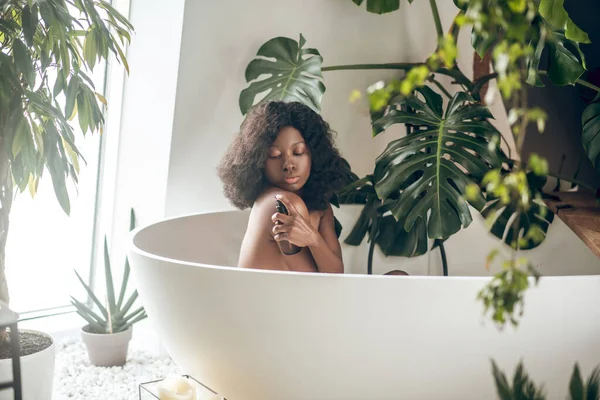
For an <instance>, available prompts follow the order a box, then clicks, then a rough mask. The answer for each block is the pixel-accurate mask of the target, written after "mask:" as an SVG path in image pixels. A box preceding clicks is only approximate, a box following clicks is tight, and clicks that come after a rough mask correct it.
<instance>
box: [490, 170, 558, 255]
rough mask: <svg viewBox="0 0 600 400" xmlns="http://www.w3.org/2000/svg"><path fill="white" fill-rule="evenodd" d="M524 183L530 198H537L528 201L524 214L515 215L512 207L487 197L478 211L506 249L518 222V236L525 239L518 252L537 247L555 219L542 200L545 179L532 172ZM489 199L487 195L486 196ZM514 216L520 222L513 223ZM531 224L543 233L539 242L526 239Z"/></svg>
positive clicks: (529, 238)
mask: <svg viewBox="0 0 600 400" xmlns="http://www.w3.org/2000/svg"><path fill="white" fill-rule="evenodd" d="M527 182H528V184H529V189H530V191H531V193H532V195H533V198H537V199H534V200H533V201H531V204H530V208H529V210H527V211H526V212H521V213H519V214H517V210H516V208H515V206H514V205H513V204H510V203H509V204H507V205H503V204H502V203H501V202H500V199H498V198H494V197H488V200H489V201H488V203H487V204H486V205H485V207H484V208H483V210H481V215H483V217H484V218H485V219H486V221H487V223H488V225H489V227H490V232H491V233H492V234H494V236H496V237H497V238H499V239H500V240H503V241H504V243H506V244H507V245H509V246H511V245H512V243H513V242H514V241H515V231H514V229H513V227H514V226H515V225H514V224H515V223H517V224H518V226H519V231H520V234H521V235H522V236H525V237H523V240H522V243H521V245H520V246H519V249H521V250H530V249H533V248H535V247H537V246H539V245H540V244H541V243H542V241H543V239H545V237H546V233H547V232H548V228H549V227H550V224H552V221H553V220H554V213H553V212H552V211H550V209H548V207H546V204H545V203H544V202H543V201H542V200H541V195H542V187H543V186H544V184H545V183H546V178H540V177H538V176H536V175H535V174H534V173H533V172H529V173H528V174H527ZM488 196H490V195H489V194H488ZM517 215H518V216H519V221H515V218H516V217H517ZM534 225H537V227H538V228H539V230H540V232H543V237H542V240H536V239H535V237H528V236H526V233H527V232H529V231H530V229H531V228H532V227H533V226H534Z"/></svg>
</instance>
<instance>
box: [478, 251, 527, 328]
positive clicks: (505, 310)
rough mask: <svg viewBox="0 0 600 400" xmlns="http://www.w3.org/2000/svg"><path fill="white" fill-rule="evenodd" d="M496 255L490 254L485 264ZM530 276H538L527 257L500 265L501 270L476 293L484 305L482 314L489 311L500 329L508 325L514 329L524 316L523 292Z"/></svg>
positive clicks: (491, 260) (494, 253) (492, 260)
mask: <svg viewBox="0 0 600 400" xmlns="http://www.w3.org/2000/svg"><path fill="white" fill-rule="evenodd" d="M498 254H499V253H498V252H497V251H492V252H491V253H490V254H489V255H488V260H487V263H488V265H489V264H491V263H493V262H494V260H495V258H496V257H497V255H498ZM529 273H531V274H533V275H534V276H535V277H536V283H537V280H538V278H539V274H538V273H537V271H536V270H535V268H534V267H533V265H531V264H530V263H529V261H527V259H526V258H518V259H515V258H510V259H508V260H504V261H503V262H502V271H501V272H499V273H497V274H496V275H494V277H493V279H492V280H491V281H490V282H489V283H488V284H487V285H486V286H485V287H484V288H483V289H481V291H480V292H479V293H478V294H477V298H478V299H479V300H481V301H482V302H483V307H484V310H483V312H484V314H486V313H487V312H488V311H490V310H491V311H492V320H493V321H494V322H495V323H496V325H497V326H498V327H499V328H503V327H504V326H505V325H506V323H507V322H510V323H511V324H512V325H513V326H517V325H518V323H519V321H518V318H520V317H522V316H523V307H524V304H525V301H524V300H525V291H526V290H527V289H528V288H529V280H528V279H529Z"/></svg>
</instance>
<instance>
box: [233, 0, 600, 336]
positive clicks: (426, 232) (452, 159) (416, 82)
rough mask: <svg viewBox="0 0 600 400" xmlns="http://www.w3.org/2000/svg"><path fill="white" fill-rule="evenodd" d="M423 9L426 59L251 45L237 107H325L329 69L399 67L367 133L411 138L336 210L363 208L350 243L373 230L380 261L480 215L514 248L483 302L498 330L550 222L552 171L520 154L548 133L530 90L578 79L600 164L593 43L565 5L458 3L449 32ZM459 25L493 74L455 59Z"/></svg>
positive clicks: (382, 87)
mask: <svg viewBox="0 0 600 400" xmlns="http://www.w3.org/2000/svg"><path fill="white" fill-rule="evenodd" d="M348 2H350V0H348ZM352 2H353V3H355V4H356V5H358V6H361V5H362V4H363V3H366V8H367V11H369V12H372V13H377V14H383V13H388V12H394V11H397V10H398V9H399V6H400V1H399V0H397V1H382V0H367V1H366V2H365V1H364V0H352ZM429 3H430V7H431V11H432V23H433V25H434V26H435V30H436V33H437V38H438V46H437V48H436V49H435V51H434V52H433V53H432V54H431V55H430V56H429V57H428V58H427V59H426V60H425V61H423V62H417V63H403V62H393V63H385V64H358V65H356V64H350V65H335V66H323V65H322V64H323V58H322V56H321V54H320V52H319V51H318V50H317V49H314V48H308V47H307V46H306V43H307V42H306V39H305V38H304V36H303V35H300V39H299V40H298V41H296V40H294V39H291V38H286V37H276V38H273V39H271V40H268V41H267V42H265V43H264V44H263V45H262V46H261V47H260V48H259V49H258V52H257V54H256V58H255V59H254V60H252V61H251V62H250V63H249V64H248V66H247V68H246V73H245V77H246V81H247V82H248V86H247V87H246V88H245V89H243V90H242V91H241V93H240V96H239V106H240V110H241V112H242V114H246V112H247V111H248V110H249V109H250V107H252V106H253V105H254V104H256V103H257V102H258V101H259V100H260V101H268V100H273V99H275V100H283V101H302V102H303V103H305V104H306V105H308V106H309V107H311V108H313V109H314V110H316V111H320V109H321V99H322V96H323V95H324V93H325V89H326V87H325V84H324V80H323V73H324V72H326V73H331V72H332V71H343V70H369V69H391V70H398V71H400V72H401V73H402V74H403V76H402V77H401V78H399V79H397V80H393V81H391V82H387V83H385V82H377V83H376V84H374V85H373V86H372V87H370V88H368V89H367V92H368V101H369V106H370V114H371V121H372V132H371V134H372V135H373V136H375V135H377V134H379V133H380V132H383V131H384V130H386V129H387V128H388V127H390V126H391V125H394V124H398V123H401V124H405V125H406V126H407V135H406V137H402V138H400V139H396V140H393V141H391V142H390V143H389V144H388V146H387V148H386V149H385V150H384V152H383V153H382V154H381V155H380V156H379V157H378V158H377V160H376V164H375V168H374V171H373V173H372V174H369V175H367V176H366V177H364V178H362V179H356V180H355V182H354V183H352V184H351V185H349V186H347V187H346V188H344V189H343V190H342V191H341V192H340V193H338V200H339V203H356V204H364V205H365V209H364V210H363V213H362V214H361V216H360V217H359V219H358V221H357V223H356V225H355V227H354V228H353V230H352V232H351V234H350V235H349V236H348V238H347V239H346V242H347V243H349V244H359V243H360V242H361V241H362V239H363V238H364V237H365V235H367V234H368V235H369V237H370V240H371V251H370V252H369V254H370V255H372V249H373V247H374V245H375V244H378V245H379V246H380V247H381V249H382V250H383V252H384V254H390V255H402V256H414V255H420V254H423V253H424V252H425V251H427V240H428V239H434V240H435V242H434V246H436V247H437V246H440V250H441V251H442V254H443V242H444V241H445V240H447V239H448V238H449V237H451V236H452V235H453V234H455V233H456V232H458V231H459V230H461V229H463V228H466V227H468V226H469V224H470V223H471V222H472V219H473V216H472V214H471V208H474V209H475V210H477V211H478V212H479V213H481V214H482V216H484V217H486V219H487V222H488V223H489V227H490V231H491V232H492V233H493V234H494V235H496V236H497V237H498V238H500V239H502V240H503V241H504V242H505V243H506V244H507V245H508V246H510V247H511V249H512V255H511V257H510V258H509V259H507V260H505V264H504V268H503V270H502V271H501V272H500V273H498V274H497V275H496V276H495V277H494V279H493V280H492V282H491V283H490V286H488V287H486V288H485V289H484V290H483V291H482V294H481V299H482V301H483V303H484V305H485V307H486V308H491V309H493V311H494V312H493V318H494V320H495V321H496V322H497V323H498V324H499V325H504V324H505V323H507V322H513V323H516V322H517V319H516V318H517V317H518V311H517V310H518V306H519V305H520V304H521V303H522V299H523V292H524V290H525V289H526V288H527V287H528V283H527V282H528V281H527V276H528V275H529V274H533V275H537V272H536V271H535V270H534V268H533V267H532V266H531V265H530V264H529V263H528V262H527V261H526V260H524V259H523V258H522V257H517V253H518V251H520V250H523V249H530V248H533V247H535V246H537V245H539V244H540V243H541V242H542V241H543V239H544V236H545V232H546V231H547V229H548V226H549V225H550V223H551V222H552V218H553V214H552V212H551V211H550V210H549V209H548V208H547V207H546V206H545V204H544V202H543V193H542V190H541V189H542V186H543V184H544V182H545V180H546V177H547V176H548V175H549V172H548V164H547V161H546V160H545V159H543V158H542V157H540V156H538V155H535V154H533V155H532V156H531V157H530V159H529V160H521V159H520V158H519V157H520V154H521V152H522V151H521V150H522V147H523V142H524V137H525V134H526V133H527V128H528V127H529V125H530V124H531V123H536V124H537V127H538V130H540V131H543V128H544V122H545V120H546V117H547V116H546V114H545V112H544V111H543V110H541V109H539V108H530V107H529V106H528V103H527V85H536V86H540V85H543V84H544V82H545V83H550V84H556V85H575V84H578V85H582V86H585V87H587V88H588V89H589V90H592V91H595V92H598V93H599V94H598V97H597V98H596V101H594V102H592V103H591V104H590V105H589V106H588V108H587V109H586V111H585V112H584V115H583V123H584V124H583V136H582V137H583V144H584V146H585V148H586V151H587V153H588V155H589V157H590V160H591V161H592V163H593V164H594V165H595V166H596V168H598V166H599V165H600V157H597V156H598V151H597V148H598V146H599V144H598V143H599V139H600V135H598V126H599V125H598V124H597V121H598V120H600V113H599V110H600V109H599V108H598V104H599V103H598V102H599V101H600V87H597V86H595V85H593V84H591V83H589V82H586V81H584V80H583V79H581V76H582V74H583V73H584V72H585V59H584V55H583V53H582V52H581V50H580V47H579V44H580V43H589V38H588V36H587V34H586V33H585V32H584V31H583V30H581V29H580V28H578V27H577V25H576V24H575V22H573V21H572V20H571V19H570V18H569V16H568V14H567V12H566V11H565V9H564V5H563V2H554V1H551V0H522V1H517V2H508V3H507V2H504V1H500V0H455V1H454V3H455V5H456V7H457V8H456V12H457V13H456V17H455V18H454V21H453V24H452V25H451V26H450V27H449V29H448V31H447V32H445V31H444V29H443V27H442V23H441V20H440V16H439V11H438V7H437V3H436V1H435V0H430V2H429ZM513 3H514V4H513ZM525 11H526V12H525ZM465 27H472V28H471V29H472V38H473V48H474V50H475V52H474V60H479V63H481V60H482V59H486V60H487V62H488V65H489V63H490V62H491V64H492V66H493V68H494V70H493V71H491V70H490V71H488V70H487V69H486V68H477V69H476V71H475V75H474V78H473V80H471V79H469V78H467V76H466V75H465V74H464V73H463V71H462V70H461V69H460V68H459V66H458V65H457V63H456V56H457V53H458V49H457V46H456V43H457V38H458V35H459V33H460V31H461V30H462V29H463V28H465ZM499 33H500V34H499ZM545 49H546V51H544V50H545ZM542 57H547V58H548V59H549V69H548V70H544V69H542V68H541V65H542V63H541V60H542ZM476 64H477V63H476ZM488 69H489V68H488ZM439 75H444V76H448V77H450V78H452V79H453V82H452V84H453V85H455V87H457V90H456V91H455V93H454V94H451V93H450V91H448V89H447V88H445V87H444V86H443V85H442V84H441V83H440V82H439V81H438V79H437V77H438V76H439ZM491 80H497V83H498V87H499V89H500V92H501V94H502V96H503V98H504V100H505V102H507V104H510V105H511V107H512V108H511V109H510V112H509V115H508V119H509V122H510V123H511V130H512V132H504V134H505V135H506V134H513V135H514V137H515V143H516V150H517V152H516V153H517V156H516V157H515V158H511V157H509V156H507V155H506V154H505V153H504V151H502V150H501V146H500V143H501V141H502V140H505V138H504V139H503V137H502V135H501V133H500V132H499V131H498V130H497V129H496V128H495V127H494V126H493V125H492V124H491V123H490V122H489V119H491V118H493V116H492V114H491V112H490V110H489V109H488V107H487V106H486V103H485V93H486V88H487V85H488V84H489V82H490V81H491ZM325 82H326V81H325ZM265 92H267V94H266V96H262V94H264V93H265ZM360 95H361V93H360V92H359V93H353V95H352V97H355V98H356V97H360ZM444 97H445V98H446V99H444ZM399 160H402V162H399ZM356 178H358V177H356ZM561 179H565V178H564V177H561ZM572 181H576V179H572ZM577 183H581V182H577ZM581 184H582V183H581ZM582 186H583V184H582ZM396 239H398V240H396ZM498 253H499V252H498V251H497V250H494V251H492V252H491V253H490V255H489V257H488V260H485V263H486V264H490V263H491V262H492V261H494V259H495V258H496V257H497V256H498ZM370 257H371V256H370ZM443 258H444V257H443ZM482 261H484V260H482ZM482 264H483V263H482ZM494 291H495V292H496V293H504V295H503V296H504V297H503V298H501V297H499V296H498V295H495V294H494V293H493V292H494Z"/></svg>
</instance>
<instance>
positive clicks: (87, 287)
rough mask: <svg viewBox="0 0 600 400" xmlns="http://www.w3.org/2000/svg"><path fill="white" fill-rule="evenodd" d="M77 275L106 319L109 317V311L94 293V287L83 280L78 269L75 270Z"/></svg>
mask: <svg viewBox="0 0 600 400" xmlns="http://www.w3.org/2000/svg"><path fill="white" fill-rule="evenodd" d="M75 275H77V279H79V282H81V284H82V285H83V287H84V288H85V291H86V292H87V293H88V295H89V296H90V298H91V299H92V301H93V302H94V304H96V306H97V307H98V309H99V310H100V312H101V313H102V315H103V316H104V318H105V319H106V318H108V312H107V311H106V308H105V307H104V306H103V305H102V303H101V302H100V300H98V298H97V297H96V295H95V294H94V292H93V291H92V289H91V288H90V287H89V286H88V285H87V284H86V283H85V282H84V281H83V279H81V276H79V274H78V273H77V271H75Z"/></svg>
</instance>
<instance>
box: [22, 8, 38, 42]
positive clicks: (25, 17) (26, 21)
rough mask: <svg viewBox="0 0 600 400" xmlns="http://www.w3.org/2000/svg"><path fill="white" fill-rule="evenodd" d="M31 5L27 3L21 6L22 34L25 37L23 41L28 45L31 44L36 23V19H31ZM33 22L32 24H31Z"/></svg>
mask: <svg viewBox="0 0 600 400" xmlns="http://www.w3.org/2000/svg"><path fill="white" fill-rule="evenodd" d="M30 7H31V6H29V5H27V6H25V7H23V11H22V13H21V21H22V22H21V23H22V25H23V36H24V37H25V42H26V43H27V45H28V46H31V45H32V44H33V34H34V33H35V26H36V25H37V20H35V21H34V20H32V18H31V8H30ZM32 23H33V24H32Z"/></svg>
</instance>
